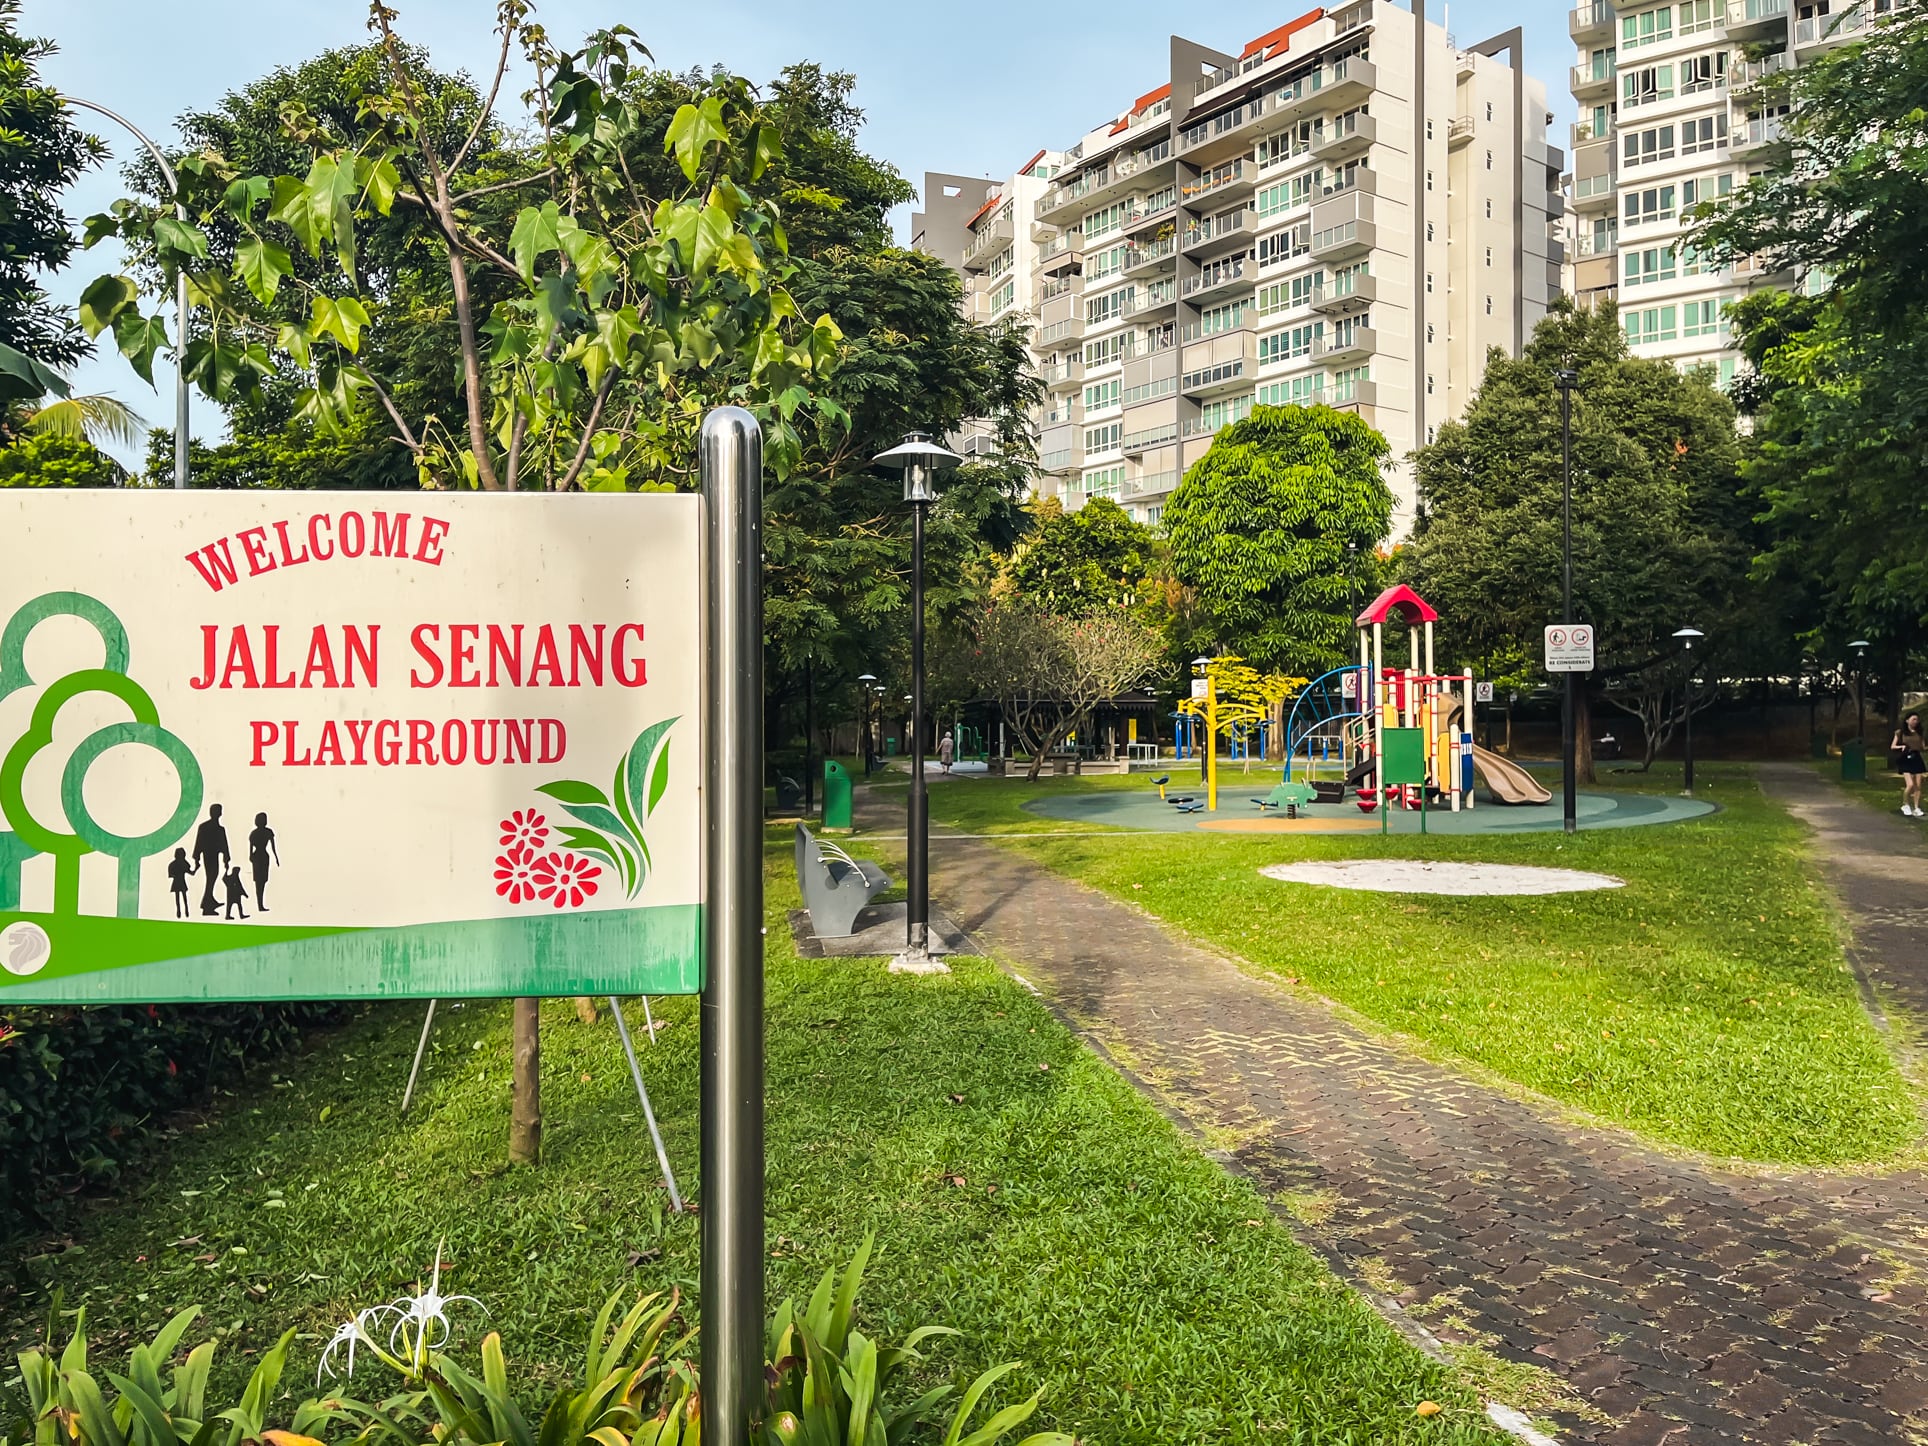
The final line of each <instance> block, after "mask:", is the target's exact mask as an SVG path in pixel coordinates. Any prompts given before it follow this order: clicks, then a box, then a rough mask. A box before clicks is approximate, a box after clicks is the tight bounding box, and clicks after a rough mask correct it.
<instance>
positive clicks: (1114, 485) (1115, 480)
mask: <svg viewBox="0 0 1928 1446" xmlns="http://www.w3.org/2000/svg"><path fill="white" fill-rule="evenodd" d="M1124 482H1125V464H1124V463H1122V462H1120V463H1119V464H1118V465H1117V466H1115V467H1094V468H1092V469H1091V470H1090V471H1088V472H1086V473H1085V474H1084V494H1085V496H1087V497H1113V498H1115V497H1116V496H1117V495H1118V489H1119V488H1120V487H1122V486H1124Z"/></svg>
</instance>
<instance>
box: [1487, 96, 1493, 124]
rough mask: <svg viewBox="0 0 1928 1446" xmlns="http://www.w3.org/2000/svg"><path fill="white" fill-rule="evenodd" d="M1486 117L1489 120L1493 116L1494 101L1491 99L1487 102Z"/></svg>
mask: <svg viewBox="0 0 1928 1446" xmlns="http://www.w3.org/2000/svg"><path fill="white" fill-rule="evenodd" d="M1486 118H1487V119H1488V120H1491V119H1492V118H1493V102H1492V101H1490V100H1489V101H1487V102H1486Z"/></svg>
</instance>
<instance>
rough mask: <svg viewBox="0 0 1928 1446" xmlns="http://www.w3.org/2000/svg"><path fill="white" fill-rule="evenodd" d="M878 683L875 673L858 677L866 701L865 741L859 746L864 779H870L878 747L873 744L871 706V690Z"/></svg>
mask: <svg viewBox="0 0 1928 1446" xmlns="http://www.w3.org/2000/svg"><path fill="white" fill-rule="evenodd" d="M876 682H877V675H876V674H875V673H859V674H858V675H857V686H858V687H859V688H861V689H862V690H863V700H864V702H863V709H864V714H863V739H862V741H861V742H860V743H859V744H858V746H859V747H860V748H862V749H863V753H864V777H865V778H868V777H870V765H871V761H872V759H873V758H874V757H875V754H874V752H873V750H874V748H875V746H876V745H875V744H874V743H873V742H872V740H871V734H870V706H871V701H872V700H871V696H870V690H871V688H872V687H873V686H875V684H876Z"/></svg>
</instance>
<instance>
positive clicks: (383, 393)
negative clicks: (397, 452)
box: [368, 377, 422, 457]
mask: <svg viewBox="0 0 1928 1446" xmlns="http://www.w3.org/2000/svg"><path fill="white" fill-rule="evenodd" d="M368 385H369V386H370V387H371V388H373V389H374V392H375V398H376V400H377V401H379V402H380V403H381V404H382V410H383V411H385V412H387V413H388V416H389V420H391V421H392V422H394V423H395V430H396V431H398V432H400V433H401V434H402V435H401V438H400V440H401V443H402V445H403V446H404V447H406V448H408V450H409V451H410V452H412V453H413V454H414V455H415V456H417V457H420V456H421V455H422V444H421V443H420V442H418V441H416V440H415V433H414V432H412V431H411V430H409V425H408V423H407V422H405V421H403V420H402V414H401V412H400V411H399V410H398V409H397V408H396V406H395V403H394V400H393V399H392V398H391V397H390V396H389V395H388V392H387V389H386V388H384V387H383V386H382V384H381V383H380V382H378V381H376V380H375V379H374V378H373V377H370V378H369V379H368Z"/></svg>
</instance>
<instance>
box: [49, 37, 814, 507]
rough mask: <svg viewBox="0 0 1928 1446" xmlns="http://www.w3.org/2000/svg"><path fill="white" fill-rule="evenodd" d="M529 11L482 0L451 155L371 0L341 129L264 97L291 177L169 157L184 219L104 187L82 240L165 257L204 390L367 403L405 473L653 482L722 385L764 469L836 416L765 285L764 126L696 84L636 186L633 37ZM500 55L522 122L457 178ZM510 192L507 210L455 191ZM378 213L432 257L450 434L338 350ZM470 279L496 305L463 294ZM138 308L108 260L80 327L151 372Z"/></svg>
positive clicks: (161, 261)
mask: <svg viewBox="0 0 1928 1446" xmlns="http://www.w3.org/2000/svg"><path fill="white" fill-rule="evenodd" d="M530 14H531V12H530V8H529V6H528V5H527V4H526V3H525V0H502V3H501V5H500V7H499V11H498V30H499V34H500V36H501V49H500V53H499V56H498V63H497V68H496V71H495V75H494V78H493V80H492V81H491V84H490V89H489V93H488V95H487V97H486V98H485V100H484V102H483V104H482V106H481V107H480V109H479V110H478V111H477V113H476V115H475V117H474V120H473V121H472V122H471V124H470V126H469V129H468V131H467V133H466V134H464V135H463V136H462V138H461V139H460V141H459V143H457V144H456V145H455V147H454V149H452V150H450V149H448V148H447V142H448V136H449V135H450V134H452V131H449V130H447V129H446V128H445V127H444V125H443V122H444V120H445V116H444V114H443V112H442V110H441V109H439V108H438V106H437V104H436V93H435V92H434V91H433V90H432V89H431V87H430V85H429V84H428V82H427V80H426V79H425V78H424V73H423V71H424V68H423V67H422V66H421V64H420V62H419V57H417V56H416V55H415V54H414V53H413V52H411V51H410V50H408V49H407V48H406V47H405V46H404V45H403V44H402V42H401V41H400V39H399V37H398V36H397V35H396V32H395V29H394V21H395V15H394V12H393V11H391V10H390V9H388V8H387V7H386V6H385V5H383V4H381V3H380V0H377V3H375V4H374V5H373V6H372V7H371V25H372V28H373V29H374V30H375V31H376V33H377V35H378V38H379V45H380V53H381V64H382V74H383V78H384V80H385V84H386V88H385V90H384V91H383V92H382V93H381V94H378V95H374V94H371V95H365V96H364V97H363V98H362V100H361V102H360V104H359V106H358V108H357V111H356V114H355V118H354V120H353V122H352V125H351V126H350V128H349V129H347V130H346V132H344V131H343V130H342V128H341V127H340V125H339V123H338V122H337V121H335V120H332V119H330V118H328V117H323V116H318V115H316V114H315V113H313V112H311V111H308V110H306V109H305V108H303V107H300V106H298V105H297V106H290V107H286V108H284V114H283V120H284V124H285V125H286V126H287V127H288V129H289V132H290V134H291V135H292V136H294V137H295V138H297V139H299V140H300V141H302V142H303V144H304V145H305V146H306V147H307V148H308V151H309V154H310V156H311V160H310V162H309V164H308V167H307V169H306V173H305V174H304V175H295V174H292V173H289V174H283V175H279V176H271V175H266V174H261V173H258V172H253V171H250V170H247V169H245V168H242V167H238V166H236V165H235V164H233V163H232V162H231V161H229V160H228V159H227V158H226V157H223V156H221V155H218V154H214V153H204V154H201V155H197V156H190V157H187V158H186V159H184V160H183V162H182V163H181V165H180V167H179V168H178V169H179V170H180V172H181V175H182V192H181V195H180V196H179V197H178V198H172V199H177V200H178V201H180V202H181V203H182V204H183V205H185V206H186V207H187V208H188V211H189V213H190V219H189V220H188V221H186V222H183V221H179V220H176V219H175V218H174V216H173V215H172V214H171V212H170V210H169V209H168V208H165V207H163V208H155V207H151V206H142V205H139V204H137V203H134V202H123V203H120V204H119V205H117V206H116V207H115V209H114V211H113V213H112V214H110V215H107V216H102V217H96V218H93V219H92V220H91V221H90V222H89V225H88V237H89V240H90V242H91V241H94V240H98V239H100V238H102V237H104V236H108V235H117V236H119V237H120V238H121V239H122V240H123V241H125V242H126V243H127V244H128V246H129V247H130V249H131V250H132V251H133V253H134V254H135V256H136V257H137V265H144V266H145V267H147V268H149V269H150V271H151V272H158V273H159V275H160V278H161V280H162V283H163V284H164V285H167V284H171V282H172V279H173V277H174V276H175V275H176V274H177V273H180V272H185V274H186V275H187V277H188V280H189V285H190V292H191V294H192V295H193V296H194V297H196V298H198V300H199V303H200V308H201V312H202V317H203V321H202V326H203V328H204V330H203V333H202V334H200V335H196V336H194V337H191V338H189V339H187V341H186V345H185V347H184V348H183V349H182V350H183V359H184V366H185V370H186V372H187V374H188V376H189V377H190V378H191V379H193V380H194V381H195V382H196V383H197V384H198V385H200V387H201V388H202V389H203V390H204V391H206V392H207V393H208V394H209V395H210V396H212V397H213V398H214V399H215V400H217V401H222V402H227V401H230V400H234V399H238V398H247V397H251V396H253V395H255V394H258V393H259V392H260V391H261V390H262V382H263V379H264V378H266V377H269V376H272V375H274V374H276V373H277V372H283V371H287V370H293V371H296V372H300V373H303V374H305V376H306V379H307V384H306V385H305V386H304V387H303V388H302V390H301V391H300V393H299V394H298V398H297V404H296V415H297V416H298V417H301V418H302V419H304V420H307V421H310V422H312V423H314V424H315V425H316V426H317V427H319V428H321V429H322V430H324V431H327V430H332V429H335V428H339V427H341V426H342V425H343V424H344V422H345V421H346V419H347V418H349V417H350V416H352V415H353V414H354V413H355V412H356V411H357V410H358V408H359V407H360V406H362V405H363V404H364V400H365V398H372V399H373V401H374V402H375V403H378V404H379V405H380V407H381V409H382V411H383V412H384V413H385V414H386V415H387V417H388V419H389V422H390V423H391V424H392V426H393V429H394V436H395V437H396V439H397V440H398V441H399V442H400V443H401V444H402V446H403V447H405V448H406V449H407V451H408V454H409V455H410V457H411V458H412V459H413V461H414V463H415V466H416V468H417V470H418V473H419V475H420V476H421V478H422V480H423V481H424V483H426V484H429V485H440V486H450V485H456V486H459V485H468V486H472V487H481V488H483V489H486V490H500V489H510V490H512V489H515V488H517V487H519V486H541V487H546V488H551V489H567V488H571V487H577V486H582V487H590V488H594V489H597V490H621V489H623V488H624V487H627V486H634V485H642V484H655V485H665V484H668V485H674V484H675V483H676V482H678V481H679V480H682V479H684V478H686V477H687V476H688V474H689V471H690V461H689V459H690V457H691V455H692V453H693V450H694V449H693V443H694V437H695V431H696V428H697V426H698V425H699V424H700V420H701V415H702V413H703V411H704V410H706V408H707V407H708V406H711V405H715V404H716V403H718V402H720V401H724V400H730V401H736V402H740V403H742V404H745V405H748V406H750V407H751V408H752V409H754V410H756V411H758V412H759V414H760V415H761V416H762V417H763V419H764V421H765V424H766V434H767V442H768V454H769V456H770V458H771V460H772V462H773V464H774V465H775V467H776V469H777V470H778V471H779V472H783V471H785V470H787V469H788V468H790V467H791V466H793V465H794V464H795V461H796V457H797V454H798V452H799V450H800V445H801V443H800V436H801V434H802V433H803V432H807V431H810V430H812V429H814V428H816V427H818V426H828V427H832V428H834V427H836V426H837V425H838V424H839V423H840V421H841V414H840V413H839V412H838V411H837V409H836V408H835V406H834V404H831V403H828V402H826V401H824V400H823V399H822V398H820V397H819V396H817V395H816V394H814V393H813V392H812V390H811V384H813V383H814V382H816V381H818V380H820V378H821V377H822V376H823V375H824V374H827V372H828V371H829V369H830V367H831V365H832V364H833V362H834V359H835V352H836V344H837V336H836V331H835V328H834V327H833V326H832V325H831V324H830V323H829V321H828V320H827V319H820V320H819V321H818V322H817V323H815V324H808V323H806V322H805V321H804V319H803V317H802V315H801V313H800V312H799V311H798V309H797V307H796V303H795V301H794V300H793V298H792V297H791V295H790V293H789V292H788V291H787V290H786V289H785V287H784V285H783V282H784V281H785V280H786V279H787V276H788V274H789V270H790V267H789V263H788V261H787V259H786V257H785V250H784V234H783V228H782V223H781V221H780V219H779V216H778V210H777V205H776V203H775V201H774V199H773V198H771V197H769V196H768V195H766V194H764V193H763V192H762V191H761V190H760V188H759V183H760V181H761V179H762V177H763V175H764V172H765V171H766V169H767V167H768V165H769V163H770V161H771V159H772V158H773V157H774V156H775V155H777V154H778V153H779V150H780V143H779V141H778V138H777V134H776V131H775V129H774V127H772V126H771V125H769V124H768V123H767V122H766V121H765V120H764V119H763V117H762V114H761V112H760V109H759V106H758V104H757V102H756V99H755V97H754V95H753V94H752V92H751V90H750V88H749V86H748V85H747V84H746V83H744V82H741V81H730V82H727V83H719V84H716V85H714V86H712V87H711V90H710V93H709V94H706V95H705V96H704V97H703V99H702V100H701V101H700V102H696V103H689V104H685V105H684V106H682V107H681V108H679V110H678V111H677V114H676V117H675V119H674V120H673V121H672V122H671V125H670V128H669V131H668V133H667V134H666V135H665V137H664V140H663V144H664V145H665V147H666V149H667V150H669V151H671V152H673V153H674V155H675V157H676V163H677V167H678V171H679V173H680V176H681V185H680V187H679V189H678V190H677V191H676V192H675V193H673V194H666V195H663V196H661V197H652V196H650V195H647V194H645V193H643V192H641V191H639V190H638V189H637V188H636V186H635V185H634V184H633V181H632V179H631V178H630V177H629V176H628V175H626V174H625V173H624V170H623V166H622V150H623V146H624V144H625V142H627V141H628V140H629V139H631V138H632V137H633V136H634V134H635V132H636V127H637V114H636V110H635V107H634V106H633V105H631V104H630V103H629V102H627V101H626V100H625V99H624V98H623V90H624V86H625V84H626V82H627V80H628V78H629V76H630V74H631V71H632V69H633V64H634V60H635V59H636V57H637V56H638V54H640V53H641V52H640V49H639V47H637V46H636V45H635V44H634V37H633V35H632V34H631V33H630V32H629V31H628V30H627V29H626V28H623V27H617V28H616V29H614V30H608V31H600V32H597V33H596V34H594V35H592V36H591V37H590V38H589V40H588V41H587V42H586V43H585V44H584V46H583V47H582V48H581V49H579V50H575V51H568V52H563V51H557V50H555V49H554V48H552V47H551V46H550V44H549V42H548V40H547V38H546V35H545V33H544V31H543V30H542V28H541V27H540V26H538V25H536V24H534V23H533V21H532V20H531V19H530ZM517 49H520V50H521V51H522V52H523V53H524V54H525V56H526V57H527V58H528V59H529V60H530V61H531V62H532V64H533V66H534V68H535V70H536V74H537V82H538V83H537V85H536V87H535V89H534V90H533V91H531V92H530V97H531V99H532V101H533V106H534V110H533V115H532V116H531V124H532V126H533V128H534V130H535V132H536V133H537V134H538V135H539V137H540V139H539V140H537V141H535V142H533V143H532V145H531V146H530V147H528V148H526V149H525V150H524V151H522V152H520V153H518V154H517V155H516V156H515V157H514V159H513V163H512V164H511V165H510V166H508V167H507V170H508V172H509V173H508V174H507V175H506V176H505V177H504V178H503V179H502V180H501V181H499V182H493V183H489V184H486V185H481V186H467V185H465V184H464V176H465V172H464V166H465V164H466V163H467V162H468V161H469V159H470V158H471V156H473V155H475V154H477V147H478V146H480V145H481V144H483V143H484V142H485V133H486V132H487V131H488V130H489V129H490V124H491V117H492V115H493V112H494V105H495V101H496V98H497V96H498V94H499V91H500V87H501V84H502V80H503V77H504V75H505V73H506V70H507V67H508V62H509V59H510V57H511V55H512V54H513V53H515V51H516V50H517ZM509 194H513V197H514V200H515V202H516V209H514V211H513V213H512V214H501V215H497V214H495V211H494V208H492V207H486V206H480V205H478V204H477V203H479V202H482V201H484V200H486V199H490V198H493V197H498V196H503V195H509ZM397 206H400V207H402V208H403V214H405V215H409V216H411V218H412V219H413V221H414V223H415V226H416V229H417V230H418V231H419V232H420V233H421V234H422V235H423V236H425V237H426V238H427V239H428V241H429V243H430V244H431V245H432V246H433V247H434V248H435V249H436V250H437V251H438V252H439V253H440V254H441V258H442V260H443V262H444V266H445V270H446V274H447V277H448V293H447V300H448V303H449V310H450V311H451V312H452V314H453V318H454V328H455V336H456V342H457V346H456V349H455V356H456V358H457V361H458V363H459V366H460V375H461V389H462V403H463V406H462V410H463V417H462V419H461V421H460V423H458V425H456V426H450V425H447V424H445V423H444V422H443V420H442V418H441V417H440V415H439V414H437V413H434V412H421V413H410V412H405V411H404V410H403V409H402V407H401V406H400V404H399V402H398V399H397V397H396V395H395V392H394V391H393V390H392V389H391V388H390V387H389V386H387V385H385V381H389V380H393V378H392V377H391V378H384V377H383V376H382V375H380V374H378V373H377V372H376V371H374V370H372V369H371V368H370V367H369V366H368V365H367V364H366V362H365V360H364V359H363V357H362V355H361V342H362V335H363V333H364V331H366V330H368V329H369V328H370V327H371V326H372V324H373V312H374V311H375V310H378V309H380V308H381V307H382V306H383V305H384V304H385V303H386V300H387V299H386V298H385V297H384V295H383V294H382V292H381V290H380V288H379V287H378V286H376V285H374V284H372V278H371V277H370V276H369V275H367V274H366V267H365V265H364V261H363V249H362V245H361V243H362V239H363V237H364V235H365V233H367V232H368V231H369V230H370V229H371V228H372V229H379V228H380V227H382V226H383V225H385V224H387V221H388V219H389V218H391V217H392V216H393V214H394V213H395V208H396V207H397ZM223 227H225V228H233V229H234V230H235V232H236V233H237V234H238V235H239V237H240V239H239V240H238V241H237V242H236V244H235V245H234V248H233V260H232V263H231V264H230V265H221V264H218V263H217V262H216V260H215V257H214V254H213V250H212V244H211V241H210V234H209V233H210V230H212V229H216V228H223ZM290 242H292V243H293V244H287V243H290ZM296 254H305V256H306V258H307V259H308V261H309V262H310V263H317V264H320V265H321V266H322V267H323V271H324V274H325V277H326V280H325V282H321V283H313V282H310V281H309V280H308V279H307V278H305V277H303V276H302V275H300V274H299V273H298V272H297V269H296V264H295V260H294V257H295V255H296ZM479 276H487V277H489V278H491V279H492V281H493V282H494V283H495V284H496V285H497V286H499V287H501V288H502V289H503V299H501V300H497V301H495V302H494V303H493V305H486V304H485V303H487V301H488V297H487V295H486V294H485V293H482V292H480V291H478V288H477V286H476V279H477V277H479ZM284 283H285V284H287V285H289V286H290V287H291V288H293V289H294V290H297V291H299V292H300V293H301V300H302V303H303V304H302V306H300V307H299V308H297V313H296V314H297V316H298V318H299V319H296V320H281V319H270V318H264V317H263V315H262V309H263V308H268V307H272V306H273V305H274V303H275V302H276V298H277V295H278V293H279V291H280V288H281V287H282V286H283V284H284ZM138 300H139V291H138V288H137V287H136V285H135V283H134V281H133V280H132V279H131V278H130V277H127V276H104V277H101V278H100V279H99V280H97V281H96V282H95V283H94V284H93V285H92V286H90V287H89V288H88V289H87V291H86V292H85V293H84V294H83V297H82V306H81V321H82V324H83V325H84V326H86V327H87V329H88V330H89V331H90V332H91V333H95V334H98V333H100V332H101V331H104V330H107V329H110V328H111V329H112V331H113V333H114V336H115V339H116V341H117V342H118V344H119V346H120V348H121V350H122V352H123V353H124V354H125V355H126V356H127V357H128V358H129V359H130V360H131V361H132V362H133V363H134V365H135V367H136V369H137V370H140V371H141V372H142V374H143V375H149V374H150V372H151V366H152V360H153V357H154V355H155V354H156V353H157V352H158V351H159V350H160V349H161V348H162V347H164V346H167V345H169V339H168V337H167V333H166V324H165V322H164V320H163V319H162V317H161V316H160V315H159V314H154V315H143V314H142V312H141V310H140V307H139V305H138ZM176 344H177V345H178V339H177V341H176Z"/></svg>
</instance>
